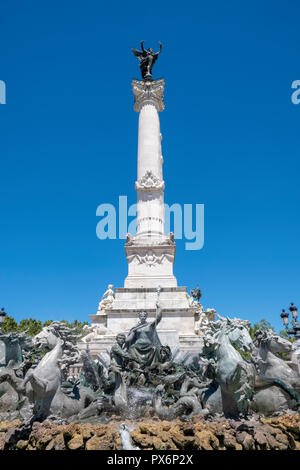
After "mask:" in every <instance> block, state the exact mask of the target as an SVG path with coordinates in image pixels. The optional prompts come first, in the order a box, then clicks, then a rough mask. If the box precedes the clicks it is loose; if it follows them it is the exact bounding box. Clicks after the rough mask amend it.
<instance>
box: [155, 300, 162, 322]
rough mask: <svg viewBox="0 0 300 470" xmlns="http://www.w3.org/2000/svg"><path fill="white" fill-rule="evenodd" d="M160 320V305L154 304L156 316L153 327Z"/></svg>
mask: <svg viewBox="0 0 300 470" xmlns="http://www.w3.org/2000/svg"><path fill="white" fill-rule="evenodd" d="M161 318H162V308H161V306H160V304H159V303H158V302H157V303H156V315H155V325H158V323H159V322H160V320H161Z"/></svg>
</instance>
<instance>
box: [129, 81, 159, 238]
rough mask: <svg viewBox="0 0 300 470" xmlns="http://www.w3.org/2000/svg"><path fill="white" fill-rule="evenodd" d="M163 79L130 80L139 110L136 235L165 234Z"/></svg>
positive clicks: (157, 235) (155, 235) (135, 106)
mask: <svg viewBox="0 0 300 470" xmlns="http://www.w3.org/2000/svg"><path fill="white" fill-rule="evenodd" d="M164 85H165V83H164V81H163V80H158V81H152V82H151V81H138V80H134V81H133V82H132V86H133V93H134V97H135V105H134V109H135V111H137V112H139V133H138V171H137V177H138V180H137V182H136V185H135V187H136V191H137V235H136V237H137V238H151V239H153V238H154V239H155V238H156V239H161V238H162V237H163V236H164V186H165V184H164V181H163V179H162V155H161V133H160V122H159V114H158V113H159V111H162V110H163V109H164V102H163V91H164Z"/></svg>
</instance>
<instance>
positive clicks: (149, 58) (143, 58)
mask: <svg viewBox="0 0 300 470" xmlns="http://www.w3.org/2000/svg"><path fill="white" fill-rule="evenodd" d="M158 44H159V51H158V52H156V53H155V52H154V51H153V50H152V49H151V47H149V49H147V50H146V49H145V48H144V41H141V49H142V50H141V51H139V50H137V49H134V48H132V52H133V53H134V55H135V56H136V57H137V58H138V59H139V61H140V69H141V73H142V77H143V80H152V67H153V65H154V64H155V62H156V60H157V58H158V56H159V54H160V53H161V50H162V43H161V42H160V41H159V42H158Z"/></svg>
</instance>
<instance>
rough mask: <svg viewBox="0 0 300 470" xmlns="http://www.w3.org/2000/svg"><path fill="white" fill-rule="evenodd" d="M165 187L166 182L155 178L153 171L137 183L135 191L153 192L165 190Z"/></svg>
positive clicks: (147, 172) (149, 171)
mask: <svg viewBox="0 0 300 470" xmlns="http://www.w3.org/2000/svg"><path fill="white" fill-rule="evenodd" d="M164 187H165V182H164V181H162V180H160V179H159V178H158V177H157V176H155V175H154V173H152V171H151V170H148V171H146V173H145V175H144V176H143V177H142V178H140V179H139V180H138V181H137V182H136V183H135V189H139V190H142V191H153V190H155V189H164Z"/></svg>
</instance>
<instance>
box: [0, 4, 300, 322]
mask: <svg viewBox="0 0 300 470" xmlns="http://www.w3.org/2000/svg"><path fill="white" fill-rule="evenodd" d="M299 14H300V7H299V3H298V2H297V1H296V0H295V1H293V0H291V1H289V2H283V1H276V0H272V1H271V0H266V1H257V0H255V1H253V0H252V1H251V2H250V1H247V2H240V1H228V2H224V1H223V0H222V1H221V0H218V1H215V2H211V1H205V2H203V1H185V2H176V1H172V2H170V1H159V2H157V1H152V2H140V1H139V2H137V1H135V0H133V1H131V2H121V1H120V2H115V1H114V2H100V1H96V0H86V1H85V2H79V1H76V0H72V1H64V2H61V1H57V0H51V2H50V1H48V0H46V1H43V2H41V1H32V0H28V1H26V2H19V1H16V0H11V1H10V2H5V3H2V5H1V16H0V43H1V60H0V80H4V81H5V82H6V84H7V104H6V105H0V157H1V166H0V174H1V185H0V211H1V219H0V220H1V231H0V240H1V246H0V304H1V305H0V307H1V306H4V307H5V308H6V310H7V312H8V313H9V314H10V315H12V316H14V317H15V318H16V319H17V320H20V319H22V318H28V317H29V316H32V317H34V318H37V319H41V320H46V319H58V320H59V319H63V318H64V319H67V320H73V319H75V318H77V319H79V320H87V319H88V314H91V313H95V312H96V309H97V304H98V301H99V299H100V297H101V295H102V293H103V292H104V290H105V289H106V286H107V284H108V283H112V284H114V286H116V287H122V286H123V282H124V279H125V277H126V275H127V262H126V257H125V252H124V241H120V240H110V241H100V240H99V239H97V237H96V232H95V229H96V224H97V222H98V220H99V219H98V218H97V217H96V208H97V206H98V205H99V204H101V203H104V202H109V203H113V204H116V203H117V201H118V196H119V195H128V199H129V203H130V204H131V203H134V202H135V198H136V193H135V190H134V182H135V179H136V158H137V123H138V121H137V120H138V115H137V113H135V112H134V111H133V96H132V91H131V85H130V82H131V79H132V78H133V77H136V78H139V69H138V63H137V60H136V59H135V57H134V56H133V55H132V53H131V50H130V49H131V47H139V41H140V40H141V39H144V40H145V41H146V44H145V45H146V46H148V47H149V46H152V47H154V48H155V49H156V48H157V41H158V40H160V41H162V43H163V46H164V49H163V53H162V55H161V57H160V59H159V61H158V62H157V64H156V65H155V68H154V75H155V76H156V77H161V76H163V77H164V78H165V80H166V92H165V103H166V109H165V111H164V112H163V113H162V114H161V129H162V134H163V155H164V161H165V164H164V179H165V182H166V191H165V200H166V202H167V203H169V204H172V203H174V202H178V203H182V204H184V203H193V204H196V203H203V204H205V245H204V248H203V249H202V250H200V251H186V250H185V249H184V241H177V252H176V260H175V266H174V272H175V275H176V276H177V279H178V284H179V285H183V286H188V287H189V288H192V287H194V286H195V285H196V284H197V283H199V285H200V288H201V290H202V292H203V296H202V303H203V305H204V306H205V307H215V308H216V309H217V311H218V312H219V313H220V314H221V315H228V316H240V317H242V318H247V319H249V320H251V321H258V320H260V319H261V318H263V317H264V318H266V319H267V320H269V321H270V322H271V323H273V324H274V325H275V327H276V328H280V325H281V320H280V318H279V314H280V311H281V308H282V307H285V308H286V307H288V305H289V302H290V301H294V302H295V304H298V305H299V306H300V291H299V281H300V254H299V239H300V222H299V203H300V190H299V170H300V160H299V152H300V135H299V123H300V105H298V106H295V105H293V104H292V102H291V98H290V96H291V92H292V91H291V83H292V81H293V80H297V79H300V29H299Z"/></svg>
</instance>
